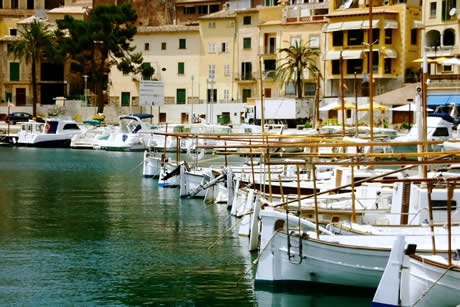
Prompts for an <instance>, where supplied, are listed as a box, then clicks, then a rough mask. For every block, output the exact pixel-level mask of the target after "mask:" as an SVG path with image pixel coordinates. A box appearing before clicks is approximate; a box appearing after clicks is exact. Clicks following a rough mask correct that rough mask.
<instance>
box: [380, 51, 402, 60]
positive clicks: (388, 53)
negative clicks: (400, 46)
mask: <svg viewBox="0 0 460 307" xmlns="http://www.w3.org/2000/svg"><path fill="white" fill-rule="evenodd" d="M380 52H381V53H382V55H383V57H384V58H387V59H396V58H397V57H398V53H397V52H396V50H394V49H389V48H385V49H383V50H381V51H380Z"/></svg>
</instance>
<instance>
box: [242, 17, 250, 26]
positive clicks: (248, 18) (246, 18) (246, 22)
mask: <svg viewBox="0 0 460 307" xmlns="http://www.w3.org/2000/svg"><path fill="white" fill-rule="evenodd" d="M243 24H244V25H250V24H251V16H243Z"/></svg>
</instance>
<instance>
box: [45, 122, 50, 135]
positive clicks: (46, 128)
mask: <svg viewBox="0 0 460 307" xmlns="http://www.w3.org/2000/svg"><path fill="white" fill-rule="evenodd" d="M50 129H51V126H50V124H46V126H45V132H46V133H48V132H49V131H50Z"/></svg>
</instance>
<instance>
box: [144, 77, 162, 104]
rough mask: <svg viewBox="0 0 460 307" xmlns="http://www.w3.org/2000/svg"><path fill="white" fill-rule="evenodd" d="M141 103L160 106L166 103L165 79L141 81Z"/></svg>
mask: <svg viewBox="0 0 460 307" xmlns="http://www.w3.org/2000/svg"><path fill="white" fill-rule="evenodd" d="M139 83H140V84H139V105H141V106H151V107H158V106H161V105H163V104H164V103H165V96H164V88H163V81H150V80H141V81H140V82H139Z"/></svg>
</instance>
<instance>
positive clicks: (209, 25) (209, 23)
mask: <svg viewBox="0 0 460 307" xmlns="http://www.w3.org/2000/svg"><path fill="white" fill-rule="evenodd" d="M208 28H209V29H215V28H216V22H215V21H210V22H208Z"/></svg>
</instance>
